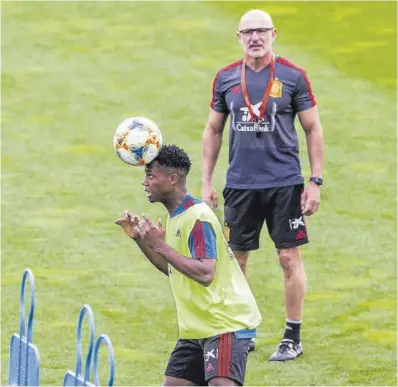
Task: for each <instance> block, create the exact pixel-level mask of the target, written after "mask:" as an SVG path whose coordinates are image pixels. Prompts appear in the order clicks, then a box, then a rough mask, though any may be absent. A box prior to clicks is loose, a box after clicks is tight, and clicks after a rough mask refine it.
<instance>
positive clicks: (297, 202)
mask: <svg viewBox="0 0 398 387" xmlns="http://www.w3.org/2000/svg"><path fill="white" fill-rule="evenodd" d="M303 188H304V185H302V184H299V185H293V186H289V187H280V188H266V189H255V190H251V189H235V188H225V189H224V191H223V195H224V226H225V236H226V239H227V240H228V242H229V244H230V246H231V248H232V249H233V250H241V251H250V250H257V249H258V248H259V239H260V232H261V229H262V227H263V224H264V220H265V222H266V223H267V228H268V233H269V235H270V237H271V239H272V240H273V241H274V243H275V247H276V248H277V249H282V248H289V247H296V246H300V245H303V244H305V243H308V237H307V229H306V226H305V221H304V216H303V214H302V212H301V192H302V191H303Z"/></svg>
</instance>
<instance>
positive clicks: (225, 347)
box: [218, 333, 232, 378]
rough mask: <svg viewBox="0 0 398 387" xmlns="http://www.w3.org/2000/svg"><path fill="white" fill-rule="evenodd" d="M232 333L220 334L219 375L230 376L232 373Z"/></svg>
mask: <svg viewBox="0 0 398 387" xmlns="http://www.w3.org/2000/svg"><path fill="white" fill-rule="evenodd" d="M231 353H232V333H223V334H222V335H220V341H219V344H218V376H219V377H221V378H228V377H229V376H230V374H231Z"/></svg>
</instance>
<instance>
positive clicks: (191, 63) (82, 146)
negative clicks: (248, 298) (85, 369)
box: [1, 1, 397, 385]
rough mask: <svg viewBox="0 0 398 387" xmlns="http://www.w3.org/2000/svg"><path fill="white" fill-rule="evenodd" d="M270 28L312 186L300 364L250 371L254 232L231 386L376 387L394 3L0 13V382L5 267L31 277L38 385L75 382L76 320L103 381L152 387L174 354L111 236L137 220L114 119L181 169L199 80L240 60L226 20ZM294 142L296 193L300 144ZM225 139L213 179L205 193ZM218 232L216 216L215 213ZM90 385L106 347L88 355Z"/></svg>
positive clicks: (274, 278) (123, 5)
mask: <svg viewBox="0 0 398 387" xmlns="http://www.w3.org/2000/svg"><path fill="white" fill-rule="evenodd" d="M252 8H260V9H263V10H265V11H267V12H269V13H270V14H271V16H272V17H273V19H274V24H275V26H276V27H277V28H278V29H279V36H278V38H277V40H276V42H275V52H276V53H278V54H279V55H282V56H286V57H288V58H289V59H290V60H292V61H293V62H295V63H296V64H298V65H300V66H302V67H304V68H305V69H306V71H307V74H308V76H309V78H310V80H311V83H312V87H313V90H314V93H315V95H316V97H317V100H318V104H319V109H320V114H321V120H322V124H323V128H324V136H325V141H326V165H325V172H324V178H325V185H324V187H323V189H322V202H321V208H320V211H319V213H318V214H316V215H315V216H313V217H311V218H309V219H308V227H309V234H310V239H311V243H310V244H309V245H307V246H305V247H304V248H303V257H304V262H305V266H306V271H307V275H308V281H309V287H308V294H307V296H306V302H305V311H304V319H303V327H302V340H303V345H304V352H305V353H304V356H303V357H302V358H300V359H299V360H297V361H295V362H289V363H288V364H272V363H268V362H267V359H268V357H269V355H270V353H271V352H272V351H273V350H274V349H275V346H276V345H277V344H278V342H279V339H280V335H281V334H282V332H283V324H284V303H283V283H282V272H281V269H280V268H279V266H278V260H277V256H276V252H275V249H274V247H273V244H272V243H271V241H270V239H269V238H268V235H267V232H266V230H264V233H263V237H262V246H261V249H260V250H258V251H257V252H255V253H253V254H252V255H251V256H250V259H249V261H250V262H249V269H248V274H249V283H250V285H251V287H252V289H253V292H254V293H255V296H256V298H257V301H258V304H259V306H260V308H261V311H262V313H263V316H264V323H263V325H262V326H261V327H260V329H259V331H258V339H257V347H256V351H255V352H254V353H253V354H251V355H250V357H249V364H248V371H247V376H246V384H247V385H396V360H397V359H396V348H397V341H396V340H397V338H396V332H397V325H396V309H397V301H396V296H397V293H396V290H397V286H396V285H397V282H396V281H397V261H396V214H397V213H396V149H397V146H396V127H397V111H396V109H397V94H396V91H397V89H396V88H397V84H396V80H397V74H396V68H397V48H396V47H397V46H396V37H397V4H396V3H395V2H272V1H267V2H265V1H264V2H255V3H250V2H113V1H107V2H95V1H92V2H79V1H75V2H72V1H71V2H69V1H64V2H50V1H47V2H2V4H1V11H2V73H1V76H2V110H1V113H2V114H1V123H2V157H1V162H2V235H1V242H2V261H1V269H2V270H1V325H2V326H1V329H2V332H1V333H2V335H1V350H2V356H1V358H2V360H1V365H2V367H1V369H2V370H1V384H5V383H7V372H8V359H9V355H8V352H9V339H10V336H11V334H12V333H14V332H17V331H18V328H19V288H20V282H21V277H22V273H23V270H24V269H25V268H26V267H29V268H31V270H32V271H33V273H34V275H35V278H36V297H37V310H36V315H35V317H36V319H35V323H34V332H33V341H34V343H35V344H36V345H37V346H38V347H39V350H40V354H41V375H40V377H41V384H43V385H60V384H61V383H62V380H63V375H64V374H65V372H66V370H67V369H72V370H73V369H74V367H75V333H76V324H77V317H78V313H79V311H80V308H81V307H82V305H83V304H85V303H87V304H90V305H91V306H92V308H93V310H94V313H95V318H96V326H97V333H98V335H99V334H100V333H107V334H108V335H109V336H110V338H111V340H112V342H113V346H114V350H115V356H116V380H115V384H116V385H159V384H160V383H161V382H162V380H163V373H164V369H165V366H166V364H167V360H168V357H169V354H170V352H171V350H172V349H173V347H174V344H175V341H176V338H177V325H176V317H175V305H174V301H173V299H172V295H171V291H170V290H169V284H168V280H167V278H166V277H164V276H162V274H160V273H159V272H157V270H156V269H155V268H153V267H152V266H151V265H150V264H149V263H148V262H147V261H146V259H145V258H144V257H143V255H142V254H141V253H140V252H139V250H138V249H137V248H136V247H135V246H134V244H133V243H132V242H131V241H130V240H128V238H127V237H125V236H124V235H123V234H122V232H121V230H119V229H118V227H117V226H115V225H114V224H113V220H114V219H116V218H117V217H119V215H120V214H121V212H122V211H123V210H124V209H126V208H128V209H130V210H132V211H136V212H138V213H141V212H145V213H146V214H147V215H148V216H149V217H151V218H156V217H158V216H161V217H162V218H163V219H164V220H165V219H166V215H167V214H166V212H165V210H164V209H163V207H162V206H161V205H160V204H155V205H149V203H148V202H147V199H146V196H145V195H144V193H143V189H142V186H141V180H142V177H143V169H142V168H139V167H131V166H128V165H127V164H124V163H122V162H121V161H120V160H119V159H118V158H117V156H116V154H115V152H114V150H113V147H112V137H113V134H114V130H115V128H116V127H117V125H118V124H119V123H120V122H121V121H122V120H123V119H125V118H127V117H129V116H135V115H141V116H146V117H149V118H151V119H153V120H154V121H156V122H157V124H158V125H159V127H160V128H161V130H162V132H163V136H164V139H165V142H166V143H176V144H178V145H180V146H181V147H183V148H184V149H185V150H186V151H187V152H188V153H189V154H190V156H191V158H192V161H193V168H192V172H191V173H190V176H189V189H190V192H191V193H193V194H194V195H197V196H199V195H200V189H201V137H202V132H203V128H204V125H205V122H206V119H207V114H208V108H209V102H210V99H211V85H212V80H213V77H214V75H215V73H216V71H217V70H218V69H220V68H221V67H224V66H225V65H227V64H229V63H231V62H233V61H235V60H237V59H239V58H241V57H242V52H241V48H240V46H239V44H238V42H237V39H236V36H235V33H236V30H237V26H238V22H239V19H240V17H241V15H242V14H243V13H245V12H246V11H248V10H249V9H252ZM297 130H298V132H299V135H300V141H301V156H302V164H303V173H304V175H305V179H306V180H307V178H308V177H309V169H308V162H307V159H308V157H307V152H306V147H305V141H304V136H303V131H302V129H301V127H300V125H299V124H297ZM227 148H228V131H225V135H224V147H223V149H222V152H221V155H220V159H219V162H218V164H217V168H216V172H215V178H214V181H215V184H216V188H217V190H218V193H219V195H221V192H222V189H223V186H224V182H225V173H226V169H227V165H228V164H227ZM219 216H220V219H221V218H222V210H220V213H219ZM100 361H101V364H103V365H104V369H103V370H102V371H101V380H102V381H103V383H104V382H105V381H106V377H107V373H108V369H107V363H106V351H104V354H103V356H102V357H101V360H100Z"/></svg>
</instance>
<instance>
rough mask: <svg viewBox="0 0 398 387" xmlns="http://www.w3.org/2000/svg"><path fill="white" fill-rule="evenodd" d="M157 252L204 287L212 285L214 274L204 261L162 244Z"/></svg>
mask: <svg viewBox="0 0 398 387" xmlns="http://www.w3.org/2000/svg"><path fill="white" fill-rule="evenodd" d="M156 252H157V253H159V254H160V255H161V256H162V257H164V258H165V259H166V260H167V262H168V263H169V264H171V265H172V266H173V267H174V268H175V269H176V270H178V271H179V272H180V273H182V274H184V275H186V276H187V277H188V278H191V279H192V280H194V281H196V282H198V283H200V284H201V285H203V286H209V285H210V284H211V283H212V281H213V278H214V272H212V271H211V270H209V268H208V267H207V266H206V265H205V264H204V262H203V261H202V260H200V259H195V258H188V257H185V256H184V255H181V254H180V253H178V252H177V251H175V250H174V249H172V248H171V247H170V246H169V245H167V244H166V243H162V245H160V246H159V247H158V248H156Z"/></svg>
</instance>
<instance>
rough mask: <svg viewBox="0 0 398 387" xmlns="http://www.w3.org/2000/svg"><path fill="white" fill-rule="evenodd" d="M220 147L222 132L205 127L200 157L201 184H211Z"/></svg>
mask: <svg viewBox="0 0 398 387" xmlns="http://www.w3.org/2000/svg"><path fill="white" fill-rule="evenodd" d="M221 145H222V132H220V133H217V132H216V131H215V130H214V129H213V128H212V127H211V126H209V125H208V126H207V127H206V129H205V131H204V133H203V142H202V157H203V165H202V168H203V173H202V182H203V183H207V184H211V183H212V179H213V172H214V168H215V166H216V164H217V159H218V155H219V154H220V149H221Z"/></svg>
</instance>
